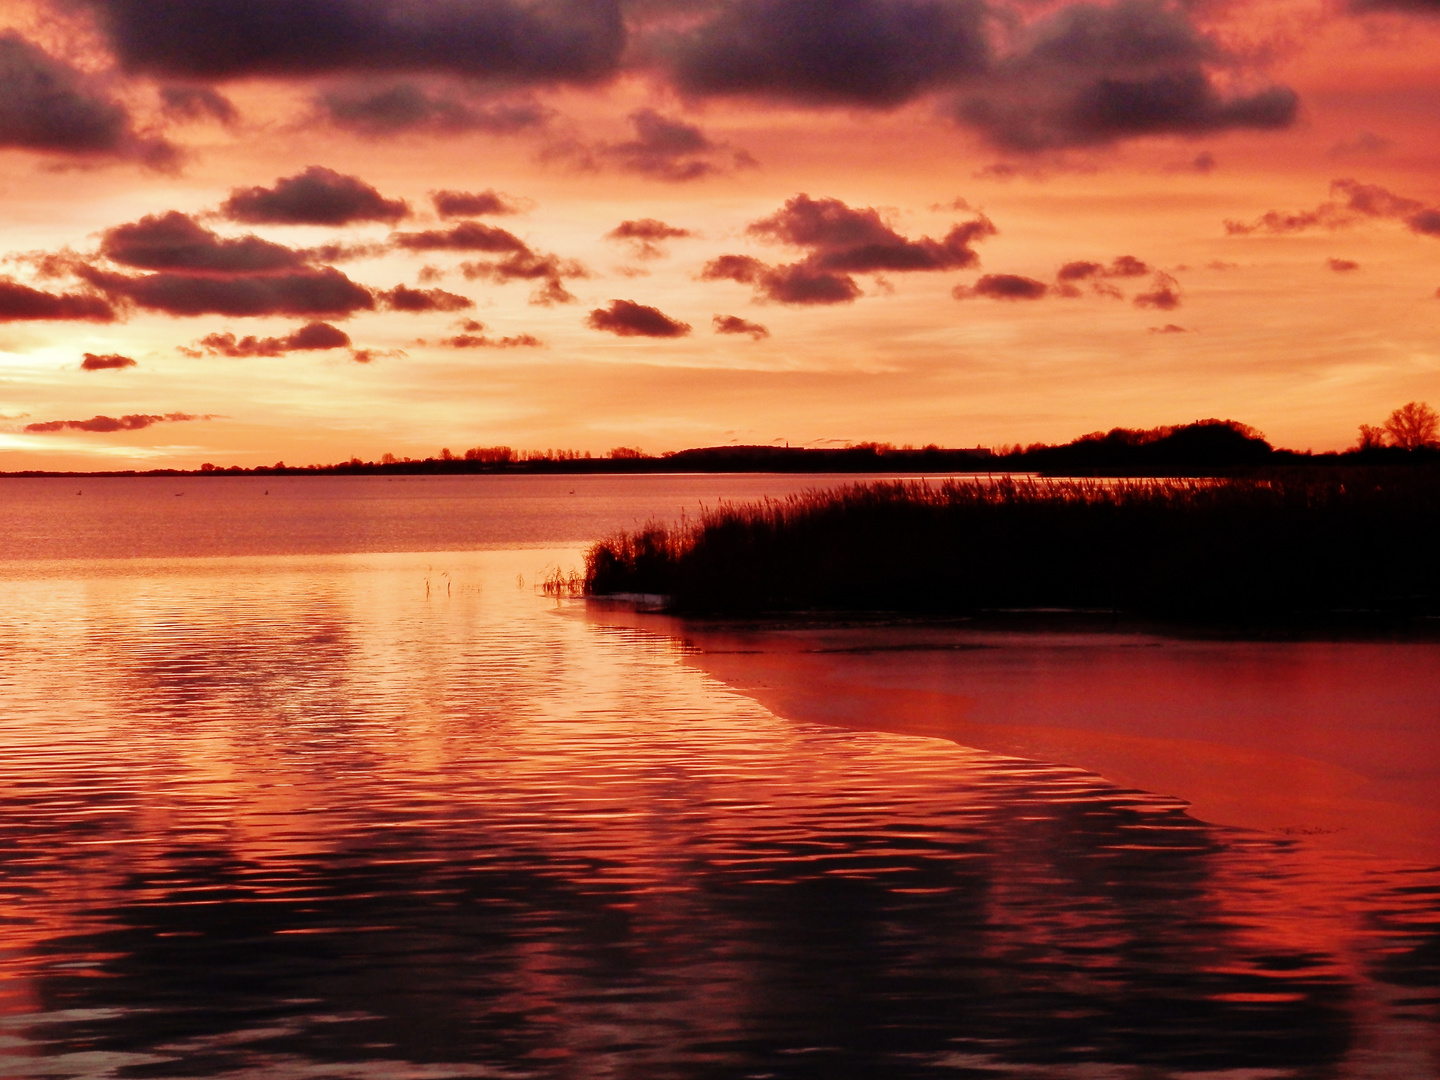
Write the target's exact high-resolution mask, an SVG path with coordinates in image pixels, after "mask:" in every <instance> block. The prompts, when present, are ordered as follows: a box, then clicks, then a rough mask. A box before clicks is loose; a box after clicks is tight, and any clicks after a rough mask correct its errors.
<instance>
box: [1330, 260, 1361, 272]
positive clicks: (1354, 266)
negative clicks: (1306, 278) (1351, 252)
mask: <svg viewBox="0 0 1440 1080" xmlns="http://www.w3.org/2000/svg"><path fill="white" fill-rule="evenodd" d="M1325 265H1326V266H1328V267H1330V269H1331V270H1334V271H1335V272H1336V273H1337V274H1345V273H1348V272H1350V271H1351V270H1359V269H1360V264H1359V263H1358V262H1356V261H1355V260H1354V259H1326V260H1325Z"/></svg>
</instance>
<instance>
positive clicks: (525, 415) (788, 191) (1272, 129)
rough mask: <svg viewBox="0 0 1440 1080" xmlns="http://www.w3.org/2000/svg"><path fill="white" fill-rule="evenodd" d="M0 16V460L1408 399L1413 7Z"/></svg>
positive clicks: (602, 441)
mask: <svg viewBox="0 0 1440 1080" xmlns="http://www.w3.org/2000/svg"><path fill="white" fill-rule="evenodd" d="M0 18H3V19H4V20H5V22H6V24H7V26H8V27H10V28H11V29H10V30H8V31H7V32H6V33H5V35H4V36H3V37H0V73H3V75H0V78H3V83H0V85H3V86H5V87H6V88H7V89H6V91H5V93H4V94H3V95H0V170H3V172H0V190H3V195H4V200H3V203H0V214H3V216H4V222H5V227H6V228H5V243H4V247H3V254H4V255H5V258H6V263H5V265H4V266H3V267H0V274H3V275H4V280H3V281H0V468H3V469H22V468H81V469H86V468H130V467H141V468H146V467H156V466H178V467H194V466H197V465H198V464H200V463H201V462H202V461H211V462H214V463H216V464H219V465H231V464H239V465H256V464H269V463H273V462H275V461H277V460H284V461H286V462H288V463H290V464H307V463H312V462H329V461H335V460H341V459H345V458H348V457H350V456H352V455H357V456H360V457H362V458H367V459H370V458H378V457H379V456H380V455H381V454H383V453H386V452H390V453H394V454H396V455H401V456H404V455H411V456H417V457H420V456H427V455H431V454H435V453H438V451H439V450H440V448H441V447H449V448H451V449H452V450H454V451H456V452H459V451H461V450H463V449H465V448H467V447H471V446H477V445H493V444H508V445H512V446H515V447H517V448H523V449H533V448H539V449H544V448H549V447H555V448H561V447H565V448H573V449H576V450H581V451H584V450H589V451H592V452H594V453H597V454H598V453H603V452H605V451H607V450H608V449H610V448H611V447H613V446H617V445H630V446H639V447H642V448H643V449H645V450H647V451H650V452H661V451H666V450H675V449H681V448H685V447H690V446H704V445H714V444H723V443H730V442H742V443H767V442H771V441H774V440H784V441H789V442H790V443H791V444H792V445H794V444H806V445H816V446H822V445H835V444H843V443H845V442H850V441H860V440H870V439H876V440H887V441H891V442H895V443H900V444H903V443H915V444H923V443H929V442H936V443H940V444H943V445H976V444H982V445H996V444H1000V443H1010V442H1022V443H1028V442H1032V441H1051V442H1054V441H1064V440H1068V439H1070V438H1073V437H1074V436H1076V435H1079V434H1083V433H1085V432H1089V431H1093V430H1096V429H1103V428H1109V427H1112V426H1115V425H1124V426H1145V427H1148V426H1154V425H1158V424H1164V423H1177V422H1186V421H1189V420H1193V419H1197V418H1204V417H1212V416H1213V417H1220V418H1233V419H1236V420H1240V421H1243V422H1245V423H1248V424H1251V425H1254V426H1255V427H1257V428H1259V429H1260V430H1262V431H1263V432H1264V433H1265V434H1266V435H1267V436H1268V437H1269V438H1270V440H1271V441H1272V442H1274V443H1276V444H1277V445H1284V446H1290V447H1294V448H1298V449H1305V448H1313V449H1315V450H1317V451H1318V450H1328V449H1340V448H1343V447H1345V446H1347V445H1350V444H1351V443H1352V442H1353V441H1354V435H1355V431H1356V427H1357V425H1358V424H1360V423H1362V422H1365V423H1380V422H1381V421H1383V420H1384V418H1385V417H1386V416H1387V415H1388V414H1389V412H1390V410H1392V409H1393V408H1395V407H1396V406H1398V405H1400V404H1403V403H1404V402H1406V401H1410V400H1415V399H1418V400H1427V399H1428V400H1429V401H1431V402H1432V403H1434V404H1440V342H1437V339H1436V334H1437V329H1440V299H1437V287H1440V265H1437V261H1440V260H1437V255H1440V210H1436V209H1435V208H1436V207H1440V169H1437V164H1440V151H1437V149H1436V148H1437V147H1440V109H1437V105H1440V3H1437V2H1434V0H1321V2H1315V0H1295V2H1291V0H1267V2H1265V3H1258V2H1246V0H1189V2H1167V0H1131V2H1122V3H1094V4H1086V3H1051V2H1037V0H823V2H822V0H529V2H521V0H303V2H301V0H286V2H284V3H282V2H281V0H272V2H256V0H246V2H243V3H242V2H241V0H50V2H45V0H34V2H9V3H3V4H0ZM307 170H310V171H308V172H307ZM1336 181H1342V183H1340V184H1338V185H1336V184H1335V182H1336ZM1345 181H1350V183H1344V182H1345ZM446 191H448V192H452V193H461V194H466V195H472V196H477V197H478V196H483V195H485V194H486V193H498V194H499V195H500V196H501V197H500V198H499V199H498V200H497V199H493V198H492V199H482V198H476V199H470V200H468V201H467V200H458V201H457V200H452V201H451V203H450V204H448V205H447V206H446V207H445V208H446V209H448V210H449V211H450V213H449V214H448V216H445V217H443V218H442V217H441V215H440V213H439V210H440V209H441V206H440V205H439V204H437V202H436V201H435V199H434V198H433V196H434V194H435V193H436V192H446ZM401 200H403V205H401V203H400V201H401ZM495 211H502V212H495ZM1272 211H1274V212H1276V213H1275V214H1273V215H1272V216H1270V217H1268V218H1267V217H1266V215H1267V214H1270V212H1272ZM166 215H170V216H168V217H167V216H166ZM181 215H183V216H181ZM1227 221H1228V222H1231V223H1233V224H1232V225H1231V226H1230V227H1229V228H1227V225H1226V222H1227ZM623 222H632V223H640V224H635V225H631V226H630V227H629V229H628V231H629V232H630V233H639V234H642V235H641V236H640V237H639V238H638V239H629V240H627V239H625V238H624V237H623V236H607V234H611V233H614V232H615V231H616V230H617V229H620V228H621V226H622V223H623ZM987 222H988V225H987V224H986V223H987ZM646 223H649V224H646ZM661 224H663V225H664V226H665V227H666V228H660V225H661ZM957 227H958V228H957ZM952 230H955V231H952ZM621 231H622V232H623V231H625V230H621ZM681 231H683V233H684V235H668V236H667V235H664V234H667V233H670V234H674V233H676V232H681ZM657 232H658V234H659V235H658V237H652V239H651V240H650V241H649V242H650V245H651V247H650V250H648V251H646V250H644V249H643V248H642V246H641V245H642V244H643V243H644V242H645V239H644V234H647V233H648V234H656V233H657ZM247 236H252V237H256V238H260V239H258V240H251V241H247V240H245V239H244V238H245V237H247ZM327 246H328V250H327ZM645 256H648V257H645ZM1125 256H1128V257H1129V258H1128V259H1124V258H1122V257H1125ZM725 257H729V258H725ZM1117 260H1119V261H1117ZM462 264H463V266H462ZM466 266H468V268H469V273H468V275H467V273H466V272H465V269H464V267H466ZM1062 268H1066V269H1065V270H1064V271H1063V273H1062ZM397 286H405V287H406V289H408V290H411V291H399V292H397V291H396V287H397ZM435 290H440V291H439V292H436V291H435ZM617 301H628V302H629V303H622V304H617V303H616V302H617ZM463 305H471V306H463ZM417 309H418V310H417ZM717 317H718V318H721V319H725V318H727V317H733V320H732V321H729V322H726V323H724V324H723V325H724V326H725V327H727V328H728V329H730V330H731V331H733V332H728V333H718V332H716V330H717V323H716V319H717ZM311 323H322V324H325V326H324V327H321V328H315V327H311V329H310V330H309V331H307V333H306V334H304V335H298V336H297V331H299V330H301V328H303V327H306V326H307V325H308V324H311ZM477 323H478V324H480V326H481V328H477V327H476V326H475V325H474V324H477ZM686 326H688V327H689V329H688V331H687V330H685V329H684V328H685V327H686ZM762 328H763V329H762ZM617 331H620V332H617ZM226 335H233V337H227V336H226ZM247 337H251V338H253V339H254V340H253V341H252V342H250V343H249V344H248V345H247V344H246V342H245V339H246V338H247ZM347 338H348V340H349V343H350V344H349V345H348V346H347V345H344V344H343V342H344V341H345V339H347ZM207 339H208V344H207ZM315 344H325V345H330V346H332V347H328V348H310V347H307V346H309V345H315ZM227 350H228V351H229V352H239V353H250V354H256V353H260V354H263V353H270V354H272V355H238V356H232V355H226V352H227ZM87 354H89V355H90V356H91V357H92V358H93V359H92V360H90V361H89V364H90V369H88V370H87V369H86V368H85V367H82V362H84V361H85V357H86V355H87ZM126 361H133V363H126ZM107 365H108V366H107ZM97 418H98V419H97ZM105 418H109V420H107V419H105ZM111 421H113V423H112V422H111ZM72 422H83V423H84V426H80V424H79V423H72ZM106 428H113V429H114V430H105V429H106ZM27 429H30V430H27Z"/></svg>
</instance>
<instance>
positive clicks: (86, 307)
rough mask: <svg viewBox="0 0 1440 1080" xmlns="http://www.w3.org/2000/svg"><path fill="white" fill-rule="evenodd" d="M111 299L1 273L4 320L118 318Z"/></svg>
mask: <svg viewBox="0 0 1440 1080" xmlns="http://www.w3.org/2000/svg"><path fill="white" fill-rule="evenodd" d="M117 317H118V314H117V312H116V311H115V308H114V307H113V306H112V305H111V303H110V301H108V300H106V299H105V298H104V297H102V296H94V295H91V294H89V293H52V292H44V291H43V290H41V289H35V288H31V287H30V286H29V285H23V284H21V283H20V282H18V281H16V280H14V279H13V278H9V277H0V322H47V321H49V322H114V321H115V319H116V318H117Z"/></svg>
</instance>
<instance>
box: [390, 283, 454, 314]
mask: <svg viewBox="0 0 1440 1080" xmlns="http://www.w3.org/2000/svg"><path fill="white" fill-rule="evenodd" d="M375 295H376V297H377V298H378V299H380V300H382V301H384V303H385V306H386V307H388V308H389V309H390V310H391V311H412V312H413V311H464V310H466V309H467V308H473V307H474V306H475V301H474V300H471V299H470V298H469V297H468V296H461V295H460V294H459V293H452V292H446V291H445V290H444V289H412V288H410V287H409V286H408V285H396V286H395V287H394V288H393V289H387V290H385V291H384V292H378V293H376V294H375Z"/></svg>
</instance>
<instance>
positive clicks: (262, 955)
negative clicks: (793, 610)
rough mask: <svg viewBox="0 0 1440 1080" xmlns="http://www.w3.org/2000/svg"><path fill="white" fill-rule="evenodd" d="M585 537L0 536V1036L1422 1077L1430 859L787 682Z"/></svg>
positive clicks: (222, 1072) (414, 1061)
mask: <svg viewBox="0 0 1440 1080" xmlns="http://www.w3.org/2000/svg"><path fill="white" fill-rule="evenodd" d="M578 558H579V553H578V552H577V551H566V552H545V551H500V552H468V553H458V554H457V553H453V552H452V553H436V554H429V555H368V556H326V557H274V558H255V559H249V560H194V561H191V562H183V563H176V564H172V565H169V566H167V567H166V568H165V569H164V570H163V572H162V571H161V570H160V569H159V568H157V566H155V565H154V564H147V563H111V564H103V563H90V564H85V566H84V568H83V572H76V568H75V567H71V568H70V569H69V570H68V571H66V572H64V573H60V572H58V571H56V570H55V568H54V567H53V566H47V565H45V564H35V565H34V566H32V567H30V568H28V569H27V568H22V569H19V570H17V569H16V568H15V564H12V565H11V567H10V569H9V571H8V576H4V577H0V589H3V593H4V597H5V604H4V607H3V609H0V700H3V701H4V702H5V705H4V707H3V711H0V1074H3V1075H5V1076H36V1077H51V1076H56V1077H61V1076H63V1077H70V1076H76V1077H79V1076H85V1077H108V1076H114V1077H169V1076H262V1077H265V1076H275V1077H282V1076H283V1077H316V1078H318V1077H387V1078H388V1077H424V1078H430V1077H452V1076H454V1077H460V1076H475V1077H507V1078H509V1077H567V1078H568V1077H577V1078H578V1077H587V1078H588V1077H626V1078H661V1077H664V1078H670V1077H674V1078H692V1077H700V1078H705V1077H715V1078H720V1077H726V1078H730V1077H746V1076H749V1077H787V1078H809V1077H814V1078H817V1080H818V1078H822V1077H823V1078H837V1077H838V1078H848V1077H856V1078H859V1077H867V1078H868V1077H887V1078H890V1077H893V1078H908V1077H931V1076H946V1077H1001V1076H1006V1077H1013V1076H1021V1077H1064V1078H1072V1077H1073V1078H1086V1080H1091V1078H1096V1077H1124V1078H1132V1077H1133V1078H1136V1080H1139V1078H1142V1077H1143V1078H1149V1077H1172V1076H1174V1077H1181V1076H1196V1075H1204V1074H1216V1075H1220V1076H1224V1077H1226V1078H1227V1080H1228V1078H1237V1077H1246V1078H1251V1077H1255V1078H1258V1077H1290V1076H1295V1077H1315V1078H1320V1077H1326V1078H1330V1077H1336V1078H1340V1077H1376V1078H1380V1077H1387V1078H1393V1077H1417V1078H1418V1077H1427V1076H1433V1075H1436V1074H1437V1073H1440V1039H1437V1030H1440V1029H1437V1024H1436V1020H1437V1015H1440V874H1437V873H1436V872H1435V871H1434V869H1433V868H1430V869H1426V868H1412V867H1402V866H1396V865H1391V864H1388V863H1385V862H1381V861H1378V860H1366V859H1360V858H1358V857H1356V858H1351V857H1346V856H1341V855H1335V854H1327V853H1324V852H1319V851H1314V850H1311V849H1310V848H1308V847H1307V846H1305V845H1304V844H1303V843H1289V842H1285V843H1281V842H1275V841H1272V840H1268V839H1262V838H1258V837H1257V836H1255V835H1254V834H1247V833H1241V832H1234V831H1226V830H1221V829H1216V828H1214V827H1210V826H1206V825H1203V824H1201V823H1199V822H1197V821H1195V820H1193V819H1191V818H1189V817H1187V816H1186V815H1185V814H1184V813H1183V812H1182V811H1181V810H1180V808H1179V807H1178V806H1177V805H1176V804H1174V803H1173V802H1171V801H1168V800H1166V799H1162V798H1158V797H1155V796H1151V795H1147V794H1144V793H1139V792H1133V791H1122V790H1117V789H1115V788H1113V787H1111V786H1108V785H1107V784H1105V783H1104V782H1103V781H1101V780H1099V779H1098V778H1096V777H1094V776H1091V775H1089V774H1086V773H1082V772H1078V771H1076V770H1073V769H1066V768H1060V767H1051V766H1045V765H1037V764H1034V763H1027V762H1018V761H1016V760H1013V759H1006V758H1000V757H996V756H993V755H987V754H982V753H977V752H972V751H967V750H964V749H961V748H959V747H956V746H953V745H951V744H948V743H943V742H938V741H931V740H924V739H914V738H903V737H898V736H890V735H883V734H874V733H865V732H854V731H841V730H836V729H831V728H825V727H820V726H807V725H799V724H793V723H789V722H786V721H783V720H780V719H777V718H775V717H773V716H771V715H770V714H769V713H767V712H765V711H764V710H763V709H761V708H760V707H759V706H757V705H755V704H754V703H752V702H750V701H748V700H747V699H745V698H743V697H740V696H739V695H736V694H734V693H732V692H730V691H728V690H726V689H724V688H723V687H721V686H720V685H719V684H716V683H714V682H712V681H709V680H707V679H706V678H705V677H704V676H702V675H700V674H699V673H698V672H696V671H695V670H694V669H692V668H690V667H687V666H686V665H684V664H683V663H681V662H680V659H679V657H678V656H677V655H676V653H675V652H674V650H675V648H677V646H675V645H673V644H671V643H668V642H667V641H665V640H663V639H660V638H655V637H650V636H647V635H644V634H642V633H639V632H637V631H633V630H626V629H623V628H606V627H597V626H594V625H592V624H589V623H586V622H584V621H583V620H580V619H575V618H569V617H566V616H565V615H564V614H563V613H557V612H556V610H555V609H554V605H553V603H552V602H547V601H544V600H542V599H540V598H538V597H536V596H535V595H534V592H533V590H532V589H530V588H525V589H520V588H517V586H516V576H517V574H523V575H525V576H526V578H527V579H529V580H533V579H534V576H535V573H536V571H537V570H539V569H540V568H541V567H543V566H544V565H545V564H546V563H547V562H552V563H553V562H559V563H561V564H563V565H566V566H568V565H570V564H572V563H574V562H576V561H578ZM441 575H445V576H444V577H443V578H442V576H441ZM441 580H443V581H444V582H445V583H446V585H448V589H447V588H444V587H440V586H439V585H438V584H437V583H438V582H440V581H441ZM427 582H428V585H429V588H428V594H427Z"/></svg>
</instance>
